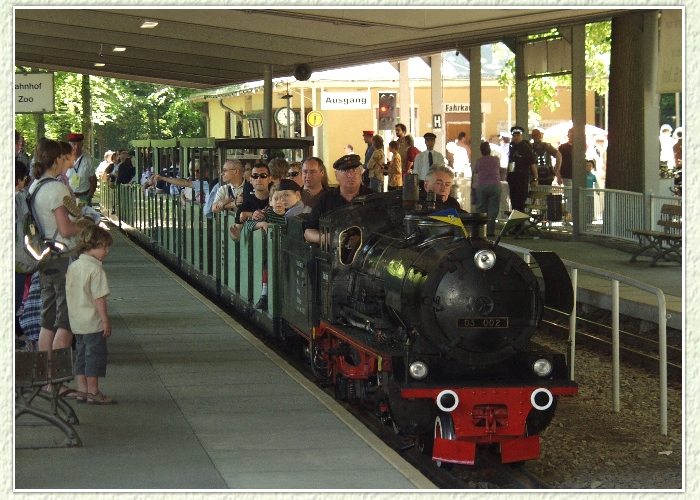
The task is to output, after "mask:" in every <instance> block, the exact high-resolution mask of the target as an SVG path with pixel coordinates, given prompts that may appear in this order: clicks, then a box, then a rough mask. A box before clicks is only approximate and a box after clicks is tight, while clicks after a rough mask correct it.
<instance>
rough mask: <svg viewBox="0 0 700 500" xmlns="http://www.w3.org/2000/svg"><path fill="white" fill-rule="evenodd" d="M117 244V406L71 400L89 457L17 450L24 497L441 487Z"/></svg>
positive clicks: (119, 240)
mask: <svg viewBox="0 0 700 500" xmlns="http://www.w3.org/2000/svg"><path fill="white" fill-rule="evenodd" d="M112 234H113V235H114V236H115V245H114V246H113V247H112V251H111V252H110V255H109V256H108V257H107V259H106V261H105V264H104V265H105V269H106V271H107V275H108V278H109V284H110V289H111V292H112V293H111V295H110V296H109V298H108V301H107V303H108V308H109V314H110V318H111V320H112V327H113V335H112V337H111V338H110V339H109V340H108V346H109V350H110V353H109V364H108V368H107V377H106V378H105V379H102V380H101V381H100V388H101V389H102V391H103V392H104V393H105V394H107V395H108V396H112V397H114V398H116V399H118V401H119V404H117V405H114V406H88V405H84V404H83V405H76V404H73V407H74V409H75V410H76V413H77V414H78V417H79V419H80V424H79V425H78V426H76V429H77V431H78V434H79V435H80V438H81V439H82V442H83V446H82V447H80V448H70V449H68V448H58V449H39V450H15V464H14V465H15V469H14V470H15V477H14V487H15V489H16V490H63V489H66V490H104V489H118V490H141V489H145V490H150V489H157V490H164V489H167V490H228V489H240V490H289V489H302V490H319V489H321V490H325V489H353V490H355V489H363V490H367V489H370V490H373V489H392V490H396V489H399V490H415V489H432V488H435V486H434V485H433V484H432V483H431V482H430V481H428V480H427V479H426V478H425V477H424V476H422V475H421V474H420V473H418V472H417V471H416V470H415V469H414V468H413V467H412V466H410V465H409V464H408V463H407V462H405V461H404V460H403V459H402V458H401V457H400V456H399V455H398V454H397V453H395V452H394V451H392V450H391V449H390V448H388V447H387V446H386V445H384V444H383V443H382V442H381V441H380V440H379V439H378V438H377V437H376V436H374V435H373V434H371V433H370V432H369V431H368V430H367V429H366V428H364V426H362V425H361V424H360V423H359V422H358V421H357V420H355V419H354V418H353V417H352V416H351V415H349V414H348V413H347V411H346V410H344V409H343V408H342V407H341V406H340V405H339V404H338V403H337V402H336V401H334V400H333V399H332V398H331V397H329V396H327V395H326V394H325V393H323V392H322V391H321V390H319V389H318V388H317V387H315V386H314V385H313V384H311V383H309V382H308V381H307V380H306V379H305V378H304V377H302V376H301V375H299V374H298V373H296V372H295V371H294V370H293V369H291V368H289V367H288V366H286V365H285V363H284V361H282V360H281V359H280V358H279V357H278V356H277V355H276V354H274V353H273V352H272V351H270V350H269V349H268V348H267V347H266V346H265V345H264V344H262V343H261V342H260V341H259V340H257V339H256V338H254V337H253V336H251V335H250V334H249V333H248V332H246V331H245V330H244V329H243V328H242V327H241V326H240V325H239V324H238V323H237V322H236V321H234V320H233V319H231V318H230V317H229V316H228V315H227V314H226V313H225V312H224V311H222V310H221V309H219V308H218V307H216V306H214V305H212V304H211V303H210V302H209V301H208V300H207V299H206V298H204V297H203V296H201V295H200V294H199V293H198V292H196V291H195V290H193V289H192V288H191V287H190V286H188V285H187V284H186V283H185V282H184V281H182V280H181V279H180V278H178V277H177V276H176V275H174V274H173V273H171V272H170V271H168V270H167V269H166V268H165V267H164V266H162V265H161V264H160V263H158V262H157V261H156V260H155V259H153V258H152V257H151V256H150V255H148V254H147V253H145V252H144V251H143V250H141V249H140V248H138V247H137V246H135V245H133V244H132V243H131V242H129V241H128V239H127V238H126V237H125V236H123V235H122V234H121V233H120V232H119V231H118V230H113V231H112ZM70 385H72V386H73V387H75V383H74V382H73V383H72V384H70ZM24 419H25V417H22V418H21V419H20V422H22V421H24ZM27 420H30V419H27ZM15 437H16V442H17V443H18V444H20V443H24V444H42V443H43V444H51V443H60V442H61V441H62V440H63V435H62V434H61V433H60V431H58V430H57V429H55V428H52V427H24V426H17V427H16V432H15Z"/></svg>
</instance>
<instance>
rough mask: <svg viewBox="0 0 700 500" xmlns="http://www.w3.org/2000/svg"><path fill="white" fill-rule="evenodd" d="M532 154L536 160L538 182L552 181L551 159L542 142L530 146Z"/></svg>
mask: <svg viewBox="0 0 700 500" xmlns="http://www.w3.org/2000/svg"><path fill="white" fill-rule="evenodd" d="M532 152H533V153H534V154H535V158H536V159H537V177H539V179H540V180H547V181H548V180H550V179H554V169H553V168H552V157H551V156H550V154H549V153H548V152H547V147H546V144H545V143H544V142H540V143H535V144H533V145H532Z"/></svg>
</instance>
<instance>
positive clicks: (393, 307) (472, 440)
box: [280, 189, 577, 465]
mask: <svg viewBox="0 0 700 500" xmlns="http://www.w3.org/2000/svg"><path fill="white" fill-rule="evenodd" d="M409 191H410V190H409V189H405V190H404V192H405V193H406V192H409ZM405 197H406V196H404V197H402V196H401V193H400V192H393V193H386V194H373V195H369V196H364V197H358V198H356V199H355V200H353V203H352V204H351V205H349V206H347V207H344V208H341V209H338V210H335V211H333V212H332V213H330V214H328V215H327V216H326V217H325V218H322V219H321V227H320V234H321V242H320V245H319V246H318V247H316V246H310V245H308V244H306V243H304V242H303V237H302V236H301V235H302V233H303V230H302V229H303V227H302V226H303V219H296V220H291V221H289V222H288V227H287V230H286V234H283V235H282V237H281V255H282V262H281V264H280V272H281V274H282V275H281V284H282V304H283V306H282V307H283V310H282V317H283V318H284V320H285V321H286V322H287V323H288V325H289V326H291V328H292V329H293V330H294V331H295V333H297V334H299V335H301V336H302V337H304V338H305V339H306V340H305V344H306V345H308V355H309V359H310V362H311V365H312V367H313V369H314V371H315V373H316V374H317V375H318V376H319V377H321V378H326V379H329V380H332V381H333V382H334V384H335V387H336V395H337V397H338V398H339V399H342V400H347V401H351V402H355V403H359V404H363V405H365V406H368V407H370V408H372V409H374V411H375V412H376V413H377V414H378V415H379V416H380V417H381V418H382V419H384V420H385V422H387V423H391V424H392V425H393V426H394V428H395V430H396V431H397V432H404V433H407V434H410V435H413V436H415V439H416V441H417V444H418V445H420V446H422V447H423V448H424V449H425V450H426V451H428V452H431V453H432V457H433V459H434V460H435V461H436V462H438V464H440V465H441V464H443V463H461V464H473V463H474V460H475V456H476V449H477V447H478V446H481V445H492V444H496V445H498V446H499V448H500V454H501V457H502V460H503V462H519V461H523V460H529V459H534V458H538V457H539V436H538V433H539V432H541V431H542V430H543V429H544V428H545V427H546V426H547V425H548V424H549V423H550V421H551V419H552V417H553V415H554V411H555V408H556V402H557V398H558V396H560V395H564V394H576V393H577V386H576V384H575V383H573V382H571V381H570V380H569V378H568V374H567V368H566V361H565V359H564V356H563V355H562V354H557V353H553V352H549V351H547V350H544V349H541V348H537V347H536V346H533V345H531V342H530V339H531V337H532V335H533V334H534V332H535V328H536V327H537V325H538V324H539V322H540V319H541V317H542V313H543V309H544V306H545V305H547V306H550V307H553V308H556V309H559V310H563V311H569V312H570V311H571V308H572V305H573V304H572V300H573V293H572V288H571V281H570V280H569V277H568V274H567V272H566V269H565V267H564V265H563V263H562V262H561V260H560V259H559V258H558V257H557V256H556V255H555V254H553V253H551V252H538V253H533V254H532V255H533V257H534V258H535V259H536V261H537V263H538V266H539V269H540V270H541V274H542V280H543V282H544V284H545V287H544V288H545V289H544V293H543V292H542V291H541V289H540V284H539V280H538V278H537V277H536V276H535V274H534V273H533V271H532V270H531V269H530V266H529V265H528V264H526V263H525V262H524V261H523V260H522V259H521V258H520V257H519V256H517V255H516V254H514V253H513V252H511V251H509V250H507V249H505V248H503V247H500V246H497V245H494V243H493V242H491V241H489V240H487V239H486V237H485V233H486V227H485V224H486V222H487V220H488V219H487V217H485V216H484V215H482V214H469V213H466V212H462V213H461V214H457V215H458V217H459V219H460V222H461V225H460V224H459V222H457V225H454V224H453V223H450V221H447V222H446V221H444V220H441V219H444V218H440V217H438V218H437V219H436V218H433V217H431V214H432V215H434V214H436V213H439V212H440V210H442V209H443V208H446V207H444V206H442V205H441V204H436V203H435V202H434V201H429V200H423V201H421V200H418V199H416V197H415V196H408V198H412V199H411V200H406V199H404V198H405ZM453 222H456V221H453ZM460 226H463V227H460ZM307 267H308V269H307Z"/></svg>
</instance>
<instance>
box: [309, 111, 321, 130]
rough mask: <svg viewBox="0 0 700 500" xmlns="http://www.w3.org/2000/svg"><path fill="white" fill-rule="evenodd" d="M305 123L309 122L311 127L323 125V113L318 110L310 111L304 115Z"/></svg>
mask: <svg viewBox="0 0 700 500" xmlns="http://www.w3.org/2000/svg"><path fill="white" fill-rule="evenodd" d="M306 123H308V124H309V126H311V127H314V128H316V127H320V126H321V125H323V115H322V114H321V112H320V111H312V112H311V113H309V114H308V115H306Z"/></svg>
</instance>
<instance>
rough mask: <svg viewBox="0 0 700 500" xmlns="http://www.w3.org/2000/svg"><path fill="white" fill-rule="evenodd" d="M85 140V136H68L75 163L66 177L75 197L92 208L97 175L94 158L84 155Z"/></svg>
mask: <svg viewBox="0 0 700 500" xmlns="http://www.w3.org/2000/svg"><path fill="white" fill-rule="evenodd" d="M84 138H85V137H84V136H83V134H75V133H71V134H68V142H69V143H70V145H71V148H73V157H74V158H75V161H74V163H73V166H72V167H71V168H69V169H68V171H67V172H66V177H67V178H68V181H69V183H70V187H71V189H72V190H73V193H74V194H75V196H76V197H77V198H79V199H81V200H83V201H84V202H85V204H86V205H88V206H90V205H92V195H93V194H94V193H95V189H97V175H96V174H95V165H94V163H93V161H92V156H90V155H89V154H87V153H83V140H84Z"/></svg>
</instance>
